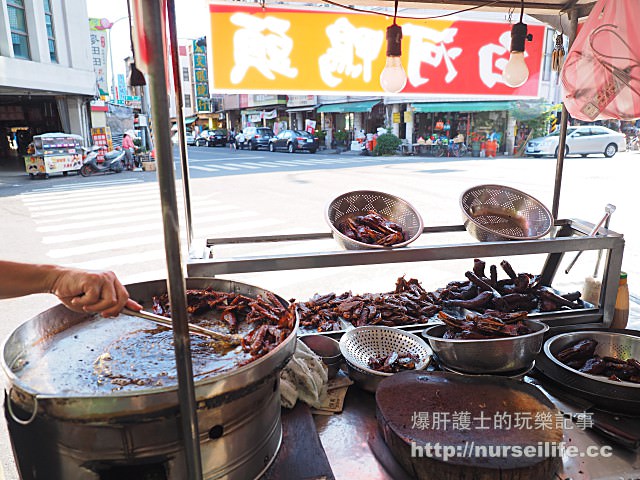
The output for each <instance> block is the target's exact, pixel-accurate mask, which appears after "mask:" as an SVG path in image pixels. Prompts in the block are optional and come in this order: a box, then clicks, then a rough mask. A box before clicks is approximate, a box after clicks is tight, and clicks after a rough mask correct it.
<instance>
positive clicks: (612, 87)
mask: <svg viewBox="0 0 640 480" xmlns="http://www.w3.org/2000/svg"><path fill="white" fill-rule="evenodd" d="M639 4H640V2H638V0H598V3H596V5H595V6H594V7H593V10H592V11H591V14H590V15H589V17H588V18H587V21H586V22H585V24H584V25H583V27H582V29H581V30H580V33H579V34H578V36H577V37H576V39H575V41H574V43H573V45H572V47H571V50H570V51H569V53H568V54H567V57H566V59H565V63H564V66H563V68H562V74H561V78H562V85H563V87H564V104H565V106H566V107H567V110H568V111H569V113H570V114H571V115H572V116H573V117H574V118H577V119H579V120H584V121H593V120H602V119H609V118H617V119H621V120H629V119H634V118H638V117H640V28H638V26H637V13H638V6H639Z"/></svg>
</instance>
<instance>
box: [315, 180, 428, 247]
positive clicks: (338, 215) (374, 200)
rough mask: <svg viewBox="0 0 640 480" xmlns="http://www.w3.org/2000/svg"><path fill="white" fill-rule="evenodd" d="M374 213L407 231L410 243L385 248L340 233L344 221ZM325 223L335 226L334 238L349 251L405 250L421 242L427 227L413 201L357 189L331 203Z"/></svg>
mask: <svg viewBox="0 0 640 480" xmlns="http://www.w3.org/2000/svg"><path fill="white" fill-rule="evenodd" d="M371 210H373V211H374V212H376V213H379V214H380V215H382V216H383V217H385V218H387V219H389V220H391V221H393V222H395V223H397V224H398V225H400V226H401V227H402V230H403V231H404V232H405V238H407V240H405V241H404V242H400V243H396V244H395V245H392V246H391V247H385V246H383V245H370V244H367V243H363V242H358V241H356V240H353V239H351V238H349V237H347V236H346V235H343V234H342V233H340V231H339V230H338V225H339V224H340V222H342V221H344V220H346V219H347V218H349V217H357V216H358V215H366V214H367V213H368V212H369V211H371ZM325 220H326V221H327V223H328V224H329V227H331V232H332V234H333V238H334V239H335V240H336V242H338V244H339V245H340V246H341V247H342V248H344V249H346V250H365V249H369V248H373V249H386V248H397V247H404V246H405V245H408V244H410V243H411V242H413V241H414V240H415V239H417V238H418V237H419V236H420V234H421V233H422V229H423V227H424V224H423V223H422V217H421V216H420V214H419V213H418V211H417V210H416V209H415V208H414V207H413V206H412V205H411V204H410V203H409V202H407V201H405V200H403V199H402V198H400V197H396V196H395V195H390V194H388V193H383V192H376V191H373V190H357V191H353V192H347V193H343V194H342V195H340V196H339V197H336V198H335V199H334V200H332V201H331V202H329V205H328V206H327V209H326V210H325Z"/></svg>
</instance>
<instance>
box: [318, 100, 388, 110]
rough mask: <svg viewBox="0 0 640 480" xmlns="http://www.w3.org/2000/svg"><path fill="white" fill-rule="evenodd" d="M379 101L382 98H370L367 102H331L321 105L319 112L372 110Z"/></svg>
mask: <svg viewBox="0 0 640 480" xmlns="http://www.w3.org/2000/svg"><path fill="white" fill-rule="evenodd" d="M379 103H380V100H369V101H366V102H347V103H331V104H329V105H321V106H320V107H319V108H318V112H319V113H351V112H370V111H371V109H372V108H373V107H375V106H376V105H377V104H379Z"/></svg>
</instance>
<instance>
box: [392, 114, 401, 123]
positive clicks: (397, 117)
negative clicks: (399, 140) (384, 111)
mask: <svg viewBox="0 0 640 480" xmlns="http://www.w3.org/2000/svg"><path fill="white" fill-rule="evenodd" d="M391 117H392V120H393V123H400V112H393V113H392V114H391Z"/></svg>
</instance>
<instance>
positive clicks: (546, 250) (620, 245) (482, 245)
mask: <svg viewBox="0 0 640 480" xmlns="http://www.w3.org/2000/svg"><path fill="white" fill-rule="evenodd" d="M554 225H555V227H556V230H557V232H556V233H555V235H554V237H552V238H546V239H538V240H522V241H501V242H479V243H460V244H448V245H436V246H417V247H416V246H407V247H403V248H401V249H386V250H345V251H331V252H322V253H317V252H316V253H303V254H283V255H268V256H254V257H246V258H234V259H230V260H227V259H220V260H216V259H212V260H199V259H190V261H189V263H188V264H187V272H188V274H189V276H193V277H212V276H216V275H223V274H236V273H249V272H268V271H277V270H300V269H309V268H328V267H349V266H357V265H377V264H388V263H405V262H407V263H409V262H430V261H436V260H456V259H465V258H484V257H497V256H509V255H529V254H547V258H546V261H545V264H544V267H543V269H542V272H541V278H542V283H543V284H544V285H547V286H550V285H551V282H552V280H553V278H554V276H555V274H556V272H557V270H558V267H559V265H560V262H561V260H562V258H563V256H564V254H565V253H566V252H572V251H584V250H606V251H607V256H606V262H605V268H604V274H603V282H602V290H601V293H600V302H599V306H598V307H597V308H593V309H587V310H578V311H561V312H557V313H556V314H553V315H548V316H545V322H547V323H548V324H549V325H550V326H552V327H556V326H567V325H578V324H580V325H582V326H585V324H588V325H589V326H602V327H608V326H609V325H611V322H612V321H613V312H614V308H615V297H616V293H617V290H618V280H619V278H620V270H621V268H622V256H623V251H624V237H623V235H622V234H619V233H616V232H613V231H611V230H606V229H605V228H600V230H599V231H598V235H597V236H589V233H590V232H591V230H592V229H593V228H594V225H593V224H591V223H589V222H585V221H581V220H576V219H571V220H558V221H556V222H555V224H554ZM457 231H458V232H459V231H465V228H464V226H463V225H450V226H439V227H425V228H424V229H423V233H425V234H432V233H449V232H457ZM328 238H331V233H307V234H300V235H272V236H256V237H238V238H211V239H208V240H207V246H208V247H209V248H213V247H215V246H217V245H223V244H249V243H262V242H286V241H307V240H321V239H328Z"/></svg>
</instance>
